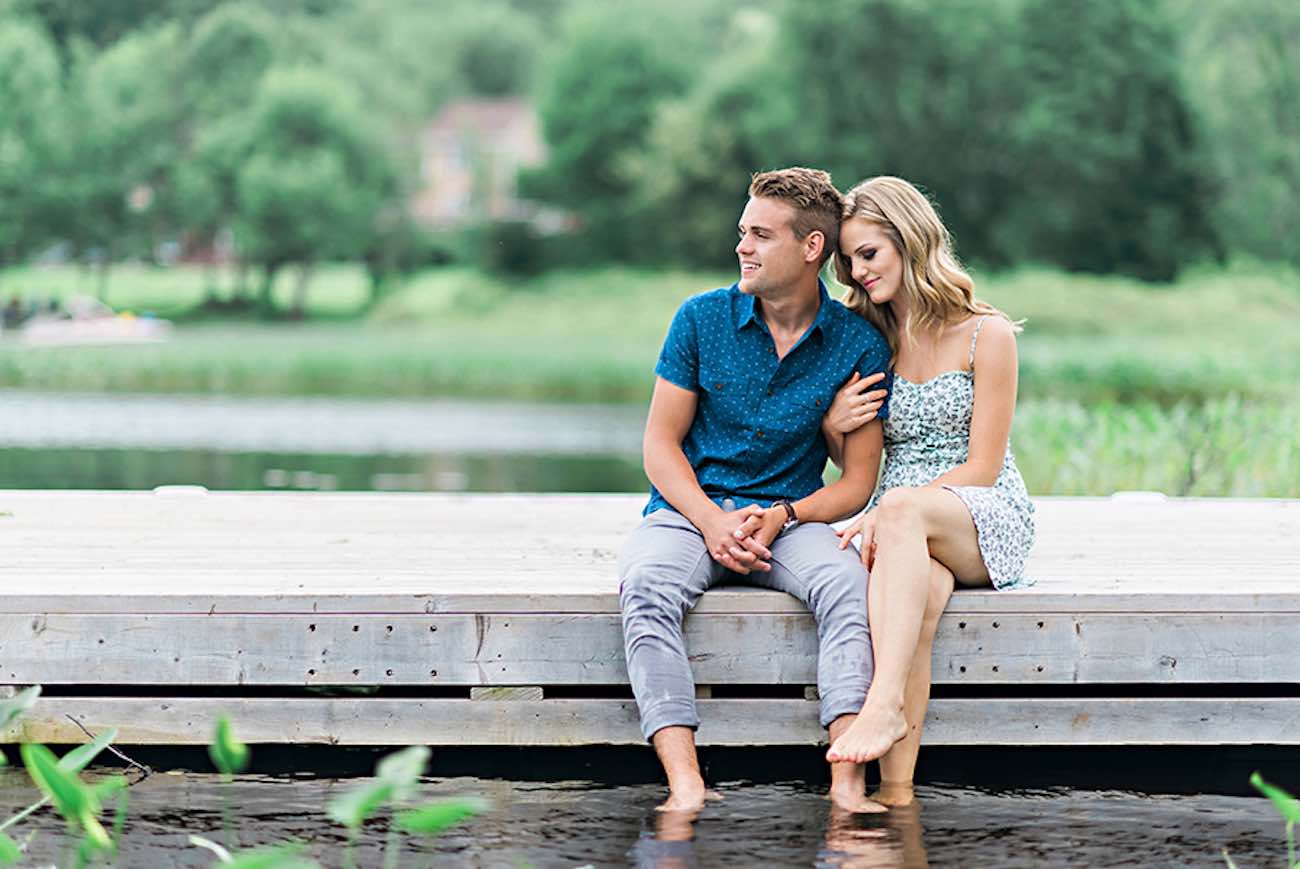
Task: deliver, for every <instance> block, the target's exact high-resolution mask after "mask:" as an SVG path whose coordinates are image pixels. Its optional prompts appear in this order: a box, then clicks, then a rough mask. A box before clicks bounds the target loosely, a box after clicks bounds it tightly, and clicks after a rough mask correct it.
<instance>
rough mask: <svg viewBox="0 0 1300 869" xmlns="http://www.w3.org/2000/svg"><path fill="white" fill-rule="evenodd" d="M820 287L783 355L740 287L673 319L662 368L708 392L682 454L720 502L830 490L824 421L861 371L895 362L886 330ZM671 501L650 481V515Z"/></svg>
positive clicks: (687, 307)
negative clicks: (810, 313) (812, 309)
mask: <svg viewBox="0 0 1300 869" xmlns="http://www.w3.org/2000/svg"><path fill="white" fill-rule="evenodd" d="M818 291H819V293H820V295H821V305H820V307H819V308H818V309H817V317H816V319H814V320H813V324H812V326H811V327H809V329H808V331H807V332H805V333H804V334H803V335H802V336H801V337H800V338H799V340H798V342H796V343H795V345H794V347H793V348H791V350H790V352H789V353H787V354H786V355H785V358H783V359H777V358H776V345H775V344H774V343H773V341H772V334H771V333H770V332H769V331H768V329H767V324H766V323H764V322H763V318H762V316H761V314H760V312H759V310H758V308H757V307H756V306H755V304H754V301H755V300H754V297H753V296H748V295H746V294H744V293H742V292H741V291H740V289H739V288H738V287H737V286H736V285H735V284H733V285H732V286H730V287H727V288H725V289H719V290H713V291H711V292H708V293H703V294H701V295H698V296H694V297H692V298H690V299H687V300H686V301H685V302H683V303H682V306H681V307H680V308H678V310H677V314H676V315H675V316H674V317H673V322H672V325H671V326H669V328H668V337H667V338H666V339H665V340H664V346H663V349H662V350H661V351H660V353H659V362H658V364H656V365H655V374H657V375H659V376H660V377H662V378H664V379H665V380H667V381H669V382H670V383H673V384H676V385H677V386H680V387H681V388H683V389H689V390H690V391H691V392H694V393H695V394H696V395H698V396H699V404H698V405H697V407H696V410H695V419H694V420H693V421H692V422H691V427H690V430H689V431H688V432H687V433H686V438H685V440H683V441H682V451H683V452H685V453H686V459H687V461H689V462H690V463H691V467H692V468H694V469H695V477H696V479H697V480H698V481H699V484H700V488H702V489H703V490H704V493H705V494H706V495H708V496H709V497H710V498H711V499H712V500H713V501H714V502H715V503H717V504H719V505H720V504H721V503H722V501H723V499H724V498H730V499H731V500H732V501H733V502H734V503H735V507H736V509H740V508H741V507H745V506H747V505H749V504H760V505H762V506H765V507H766V506H768V505H770V504H771V503H772V502H773V501H776V500H780V499H782V498H784V499H788V500H791V501H794V500H798V499H799V498H804V497H806V496H808V495H810V494H812V493H813V492H815V491H817V490H818V489H819V488H821V486H822V472H823V471H824V470H825V468H826V459H827V452H826V441H825V439H824V438H823V437H822V432H821V421H822V417H823V416H825V414H826V411H827V410H828V409H829V408H830V406H831V402H832V400H834V398H835V392H836V390H838V389H839V388H840V387H841V386H843V385H844V381H846V380H848V379H849V377H851V376H852V374H853V372H854V371H857V372H859V373H860V374H862V376H864V377H866V376H869V375H871V374H875V373H876V372H878V371H885V370H886V367H887V366H888V364H889V356H890V353H889V344H888V342H886V341H885V338H884V336H883V335H881V334H880V333H879V332H878V331H876V328H875V327H874V326H872V325H871V324H870V323H868V322H867V321H866V320H865V319H864V318H862V317H860V316H859V315H857V314H855V313H853V312H852V311H850V310H849V309H848V308H846V307H844V306H843V305H841V304H840V303H839V302H837V301H835V300H834V299H832V298H831V297H830V295H829V294H828V293H827V292H826V287H825V285H824V284H822V283H821V282H820V281H818ZM891 381H892V377H890V378H887V379H886V381H885V383H884V384H882V385H884V386H885V387H886V388H888V386H889V385H890V382H891ZM887 416H888V406H885V407H882V408H881V409H880V413H879V417H880V418H881V419H884V418H886V417H887ZM664 507H667V508H669V509H672V505H670V504H669V503H668V502H667V501H666V500H664V497H663V496H662V495H661V494H659V491H658V490H657V489H655V488H654V487H653V486H651V487H650V502H649V503H648V504H646V508H645V511H644V512H645V513H646V514H649V513H652V512H653V511H655V510H658V509H661V508H664Z"/></svg>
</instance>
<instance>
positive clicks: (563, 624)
mask: <svg viewBox="0 0 1300 869" xmlns="http://www.w3.org/2000/svg"><path fill="white" fill-rule="evenodd" d="M686 635H687V647H688V649H689V651H690V655H691V662H692V669H693V671H694V673H695V678H696V680H697V681H698V682H699V683H700V684H701V685H713V684H729V683H730V684H736V683H740V684H812V683H815V682H816V654H817V638H816V631H815V627H814V624H813V620H812V617H811V616H809V615H807V614H798V615H796V614H768V615H707V614H705V615H691V616H689V617H688V618H687V622H686ZM1294 648H1300V619H1296V618H1295V617H1294V616H1292V615H1290V614H1279V613H1258V614H1247V613H1230V614H1203V613H1175V614H1153V615H1152V614H1137V613H1093V614H1089V615H1087V616H1086V617H1085V616H1063V615H1041V616H1040V615H1020V614H1010V615H996V616H989V615H980V616H965V615H956V614H949V615H946V616H945V617H944V619H943V621H942V623H941V625H940V633H939V637H938V640H937V643H936V649H935V659H934V662H935V663H934V681H935V682H936V683H938V684H970V685H975V684H1030V683H1037V684H1087V683H1129V684H1132V683H1155V684H1197V683H1206V682H1210V683H1282V682H1290V683H1300V658H1298V657H1297V656H1295V655H1291V654H1282V653H1280V650H1286V649H1294ZM0 680H3V681H4V682H7V683H13V684H37V683H39V684H47V685H55V684H113V685H228V686H231V685H484V686H509V685H623V684H626V683H627V672H626V665H625V662H624V658H623V642H622V628H621V624H620V620H619V618H618V617H617V616H612V615H551V616H546V615H510V614H495V613H491V614H489V613H480V614H477V615H473V616H468V615H457V616H449V615H439V616H373V615H366V616H337V615H317V616H297V615H257V616H229V615H226V616H167V615H142V616H132V615H59V614H51V615H37V616H13V615H6V616H0Z"/></svg>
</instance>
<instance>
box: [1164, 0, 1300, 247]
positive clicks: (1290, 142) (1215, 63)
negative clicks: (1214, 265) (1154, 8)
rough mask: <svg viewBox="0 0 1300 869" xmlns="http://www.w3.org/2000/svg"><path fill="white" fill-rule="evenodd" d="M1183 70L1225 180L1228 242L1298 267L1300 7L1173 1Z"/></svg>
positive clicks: (1279, 2)
mask: <svg viewBox="0 0 1300 869" xmlns="http://www.w3.org/2000/svg"><path fill="white" fill-rule="evenodd" d="M1175 8H1177V9H1179V10H1180V11H1181V12H1182V13H1183V20H1184V21H1185V22H1187V28H1188V39H1187V45H1188V50H1187V56H1186V69H1187V76H1188V79H1189V81H1190V83H1191V87H1190V89H1189V92H1190V93H1191V94H1192V99H1193V102H1194V107H1195V109H1196V112H1197V116H1198V118H1199V120H1200V122H1201V124H1202V128H1203V129H1204V130H1205V132H1206V136H1207V138H1208V141H1209V142H1210V144H1211V146H1212V153H1213V160H1214V166H1215V169H1216V170H1217V174H1218V176H1219V178H1220V182H1221V183H1220V188H1219V191H1218V193H1217V197H1216V199H1217V204H1216V207H1215V208H1214V211H1213V213H1214V216H1215V218H1216V221H1215V223H1216V226H1217V227H1218V229H1219V231H1220V232H1221V233H1222V235H1223V238H1224V242H1225V244H1226V245H1227V247H1228V248H1229V249H1231V250H1234V251H1240V252H1243V253H1247V254H1250V255H1253V256H1256V257H1260V258H1263V259H1281V260H1287V261H1290V262H1291V263H1294V264H1296V265H1300V6H1297V5H1296V4H1295V3H1292V2H1289V0H1242V2H1240V3H1235V4H1223V3H1209V4H1192V3H1190V2H1187V0H1183V2H1181V3H1179V4H1177V6H1176V7H1175Z"/></svg>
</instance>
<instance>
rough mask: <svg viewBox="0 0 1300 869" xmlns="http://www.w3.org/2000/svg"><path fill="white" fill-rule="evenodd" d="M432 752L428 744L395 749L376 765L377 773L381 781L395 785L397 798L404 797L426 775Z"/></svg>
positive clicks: (394, 789)
mask: <svg viewBox="0 0 1300 869" xmlns="http://www.w3.org/2000/svg"><path fill="white" fill-rule="evenodd" d="M432 754H433V752H432V751H430V750H429V747H428V746H427V745H412V746H411V747H410V748H404V749H402V750H401V751H395V752H393V753H392V754H389V755H385V756H384V757H382V758H380V759H379V763H378V764H376V766H375V775H376V776H377V777H378V778H379V780H380V781H385V782H388V783H389V784H391V785H392V786H393V795H394V797H395V798H396V799H399V800H400V799H404V798H406V797H407V796H409V795H410V794H411V793H412V792H413V791H414V790H415V786H416V785H417V784H419V782H420V776H422V775H424V770H425V768H426V767H427V766H428V765H429V757H430V756H431V755H432Z"/></svg>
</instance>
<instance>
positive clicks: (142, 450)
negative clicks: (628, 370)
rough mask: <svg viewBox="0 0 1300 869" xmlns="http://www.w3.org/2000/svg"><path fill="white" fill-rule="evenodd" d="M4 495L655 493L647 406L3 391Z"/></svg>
mask: <svg viewBox="0 0 1300 869" xmlns="http://www.w3.org/2000/svg"><path fill="white" fill-rule="evenodd" d="M0 407H2V408H4V413H2V414H0V488H10V489H152V488H155V487H157V486H165V485H201V486H207V487H208V488H210V489H236V490H244V491H252V490H298V491H304V490H307V491H332V490H345V491H418V492H461V491H468V492H631V491H640V490H644V489H645V487H646V479H645V475H644V474H643V473H642V471H641V458H640V449H641V431H642V429H643V427H644V425H645V411H646V409H645V407H644V406H641V405H636V406H629V405H565V404H546V403H528V402H467V401H454V400H428V401H402V400H350V399H339V398H232V397H227V396H193V395H115V394H62V393H31V392H19V391H7V392H4V391H0Z"/></svg>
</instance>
